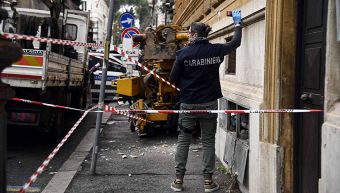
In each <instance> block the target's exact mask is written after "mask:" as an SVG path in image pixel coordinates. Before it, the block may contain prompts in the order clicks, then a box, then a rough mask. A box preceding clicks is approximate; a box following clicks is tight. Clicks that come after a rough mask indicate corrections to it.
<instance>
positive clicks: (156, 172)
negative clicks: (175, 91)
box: [66, 115, 226, 193]
mask: <svg viewBox="0 0 340 193" xmlns="http://www.w3.org/2000/svg"><path fill="white" fill-rule="evenodd" d="M176 139H177V137H176V136H166V135H165V134H159V135H158V137H151V138H143V139H141V138H139V137H138V136H137V134H136V133H131V132H130V128H129V122H128V121H127V118H125V117H122V116H118V115H112V116H111V118H110V120H109V121H108V124H107V125H106V126H105V127H104V130H103V132H102V133H101V136H100V140H99V147H100V148H99V155H98V161H97V169H96V173H97V175H95V176H92V175H91V174H90V165H91V152H89V154H88V155H87V157H86V159H85V160H84V161H83V163H82V165H81V167H80V169H79V170H78V172H77V173H76V175H75V176H74V178H73V180H72V182H71V183H70V184H69V186H68V188H67V190H66V192H67V193H80V192H81V193H99V192H100V193H104V192H105V193H109V192H110V193H113V192H115V193H130V192H138V193H142V192H145V193H161V192H162V193H167V192H169V193H170V192H173V191H172V190H171V188H170V183H171V181H173V180H174V165H175V163H174V153H175V148H176ZM195 141H196V142H195ZM123 156H124V157H125V156H126V158H123ZM201 157H202V150H201V147H200V145H199V143H198V142H197V140H193V144H192V145H191V147H190V153H189V160H188V167H187V171H188V172H187V175H186V176H185V179H184V187H185V191H184V192H204V189H203V177H202V176H201V175H200V173H201ZM220 165H221V164H220V163H217V164H216V168H218V166H220ZM215 177H217V178H218V179H215V181H217V182H218V183H219V184H220V185H221V187H222V189H221V190H219V191H216V192H217V193H220V192H226V191H225V190H223V189H224V188H225V187H223V184H224V181H226V176H225V175H222V174H219V173H218V171H217V175H215Z"/></svg>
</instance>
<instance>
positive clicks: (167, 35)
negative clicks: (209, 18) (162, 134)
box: [116, 25, 188, 136]
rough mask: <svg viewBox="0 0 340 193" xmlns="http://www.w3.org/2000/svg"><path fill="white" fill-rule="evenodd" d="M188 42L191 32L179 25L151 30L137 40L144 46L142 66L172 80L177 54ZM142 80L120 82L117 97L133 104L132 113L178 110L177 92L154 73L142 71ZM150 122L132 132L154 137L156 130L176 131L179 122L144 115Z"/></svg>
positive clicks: (139, 123) (137, 123)
mask: <svg viewBox="0 0 340 193" xmlns="http://www.w3.org/2000/svg"><path fill="white" fill-rule="evenodd" d="M187 40H188V35H187V32H186V31H184V30H183V28H182V27H180V26H176V25H162V26H159V27H157V29H156V30H154V29H152V28H147V29H146V30H145V33H144V34H139V35H136V36H134V37H133V41H134V42H135V43H139V44H140V48H141V50H142V52H141V53H142V54H141V56H140V62H141V63H142V64H143V65H145V66H147V67H148V68H150V69H152V71H154V72H155V73H157V74H158V75H159V76H161V77H162V78H164V79H166V80H168V79H169V74H170V72H171V69H172V66H173V64H174V61H175V59H176V51H177V50H179V49H181V48H183V47H184V46H185V45H186V43H187ZM141 72H142V73H141V76H140V77H127V78H123V79H119V80H117V82H116V86H117V94H118V95H119V96H120V97H121V99H122V100H123V101H130V102H131V103H132V105H131V106H130V108H131V109H157V110H159V109H163V110H164V109H174V108H175V106H176V104H177V103H178V96H177V94H178V93H177V91H176V90H175V89H174V88H172V87H171V86H169V85H167V84H166V83H164V82H162V81H159V80H158V79H156V78H155V77H154V76H152V75H151V74H150V73H147V72H145V71H143V70H141ZM140 116H143V117H144V118H145V119H147V120H148V121H150V122H153V123H149V122H143V121H132V122H131V129H132V130H134V129H135V128H137V130H138V132H139V134H140V135H141V136H143V135H152V134H153V132H154V131H155V127H156V126H165V125H167V127H168V129H176V128H174V127H175V126H174V124H172V122H176V120H173V118H172V117H169V116H168V115H167V114H144V115H140Z"/></svg>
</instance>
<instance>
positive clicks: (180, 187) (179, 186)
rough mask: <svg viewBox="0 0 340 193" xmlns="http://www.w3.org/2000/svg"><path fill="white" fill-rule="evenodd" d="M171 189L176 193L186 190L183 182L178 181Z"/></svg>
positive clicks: (173, 183) (172, 184) (174, 182)
mask: <svg viewBox="0 0 340 193" xmlns="http://www.w3.org/2000/svg"><path fill="white" fill-rule="evenodd" d="M171 189H173V190H174V191H175V192H182V191H183V190H184V188H183V180H181V179H176V180H175V181H173V182H172V183H171Z"/></svg>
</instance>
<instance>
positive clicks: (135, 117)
mask: <svg viewBox="0 0 340 193" xmlns="http://www.w3.org/2000/svg"><path fill="white" fill-rule="evenodd" d="M10 100H12V101H17V102H24V103H30V104H35V105H42V106H48V107H53V108H59V109H69V110H74V111H83V112H84V111H85V110H82V109H76V108H72V107H66V106H61V105H53V104H49V103H43V102H38V101H32V100H26V99H20V98H11V99H10ZM107 107H108V106H107V105H105V109H106V108H107ZM112 108H113V107H110V108H107V109H109V110H110V111H113V109H112ZM91 112H106V111H91ZM107 112H109V111H107ZM115 113H117V114H121V115H125V116H127V117H129V118H133V119H138V120H141V121H146V122H150V121H148V120H146V119H143V118H141V117H138V116H135V115H131V114H129V113H124V112H119V113H118V112H115Z"/></svg>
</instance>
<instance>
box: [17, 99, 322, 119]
mask: <svg viewBox="0 0 340 193" xmlns="http://www.w3.org/2000/svg"><path fill="white" fill-rule="evenodd" d="M10 100H13V101H18V102H25V103H31V104H36V105H43V106H49V107H54V108H62V109H70V110H76V111H85V110H82V109H76V108H72V107H66V106H61V105H53V104H49V103H43V102H38V101H32V100H26V99H20V98H11V99H10ZM322 111H323V110H320V109H258V110H139V109H133V110H131V109H116V108H114V107H111V106H108V105H105V108H104V111H92V112H113V113H117V114H119V113H120V114H122V115H125V116H129V117H130V118H135V119H139V120H143V121H147V120H145V119H142V118H140V117H136V116H133V115H131V114H128V113H148V114H155V113H163V114H182V113H217V114H230V113H235V114H242V113H243V114H244V113H316V112H322Z"/></svg>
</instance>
